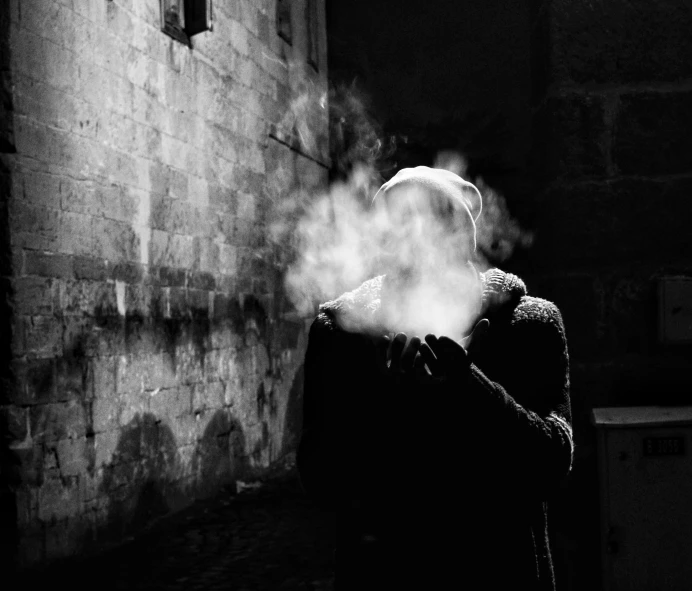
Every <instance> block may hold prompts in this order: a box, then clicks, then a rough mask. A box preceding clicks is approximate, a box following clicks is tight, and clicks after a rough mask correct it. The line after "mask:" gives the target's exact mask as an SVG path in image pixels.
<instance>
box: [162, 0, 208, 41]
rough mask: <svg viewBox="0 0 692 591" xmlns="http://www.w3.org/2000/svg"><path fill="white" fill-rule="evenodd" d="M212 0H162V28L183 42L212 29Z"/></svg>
mask: <svg viewBox="0 0 692 591" xmlns="http://www.w3.org/2000/svg"><path fill="white" fill-rule="evenodd" d="M211 29H212V27H211V0H161V30H162V31H163V32H164V33H166V34H167V35H170V36H171V37H173V39H177V40H178V41H180V42H181V43H185V44H186V45H190V37H192V36H193V35H197V34H198V33H202V32H204V31H211Z"/></svg>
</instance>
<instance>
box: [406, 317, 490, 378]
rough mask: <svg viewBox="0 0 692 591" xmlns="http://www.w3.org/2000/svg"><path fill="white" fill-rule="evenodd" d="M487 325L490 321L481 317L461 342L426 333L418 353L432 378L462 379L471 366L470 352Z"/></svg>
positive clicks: (485, 330) (474, 347)
mask: <svg viewBox="0 0 692 591" xmlns="http://www.w3.org/2000/svg"><path fill="white" fill-rule="evenodd" d="M489 326H490V321H489V320H487V319H486V318H483V319H482V320H480V321H479V322H478V323H477V324H476V326H475V327H474V329H473V331H472V332H471V334H470V335H469V336H467V337H466V338H464V339H463V340H462V342H461V343H457V342H456V341H454V340H453V339H451V338H449V337H446V336H441V337H439V338H438V337H437V336H435V335H433V334H429V335H426V337H425V343H424V344H422V345H421V346H420V347H419V353H420V356H421V359H422V361H423V363H424V364H425V366H426V367H427V368H428V371H429V373H430V375H431V376H432V378H433V379H435V380H438V381H442V382H446V381H454V382H459V381H462V380H464V379H465V378H466V377H467V375H468V372H469V368H470V366H471V354H472V352H473V351H474V350H475V349H476V348H477V346H478V343H479V342H480V341H481V340H482V337H483V336H484V335H485V333H486V332H487V330H488V328H489Z"/></svg>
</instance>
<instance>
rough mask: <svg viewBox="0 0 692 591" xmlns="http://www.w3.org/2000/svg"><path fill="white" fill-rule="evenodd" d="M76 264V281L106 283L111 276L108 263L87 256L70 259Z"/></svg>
mask: <svg viewBox="0 0 692 591" xmlns="http://www.w3.org/2000/svg"><path fill="white" fill-rule="evenodd" d="M70 259H71V260H72V261H73V264H74V274H75V278H76V279H90V280H93V281H105V280H106V279H108V278H109V276H110V271H109V266H108V261H105V260H103V259H96V258H92V257H86V256H75V257H70Z"/></svg>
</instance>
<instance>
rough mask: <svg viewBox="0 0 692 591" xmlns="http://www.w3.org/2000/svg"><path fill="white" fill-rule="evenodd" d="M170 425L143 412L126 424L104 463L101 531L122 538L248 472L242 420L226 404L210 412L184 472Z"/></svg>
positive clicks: (105, 535) (101, 489) (102, 534)
mask: <svg viewBox="0 0 692 591" xmlns="http://www.w3.org/2000/svg"><path fill="white" fill-rule="evenodd" d="M182 461H183V460H182V458H181V457H180V455H179V453H178V446H177V444H176V440H175V437H174V435H173V433H172V431H171V429H170V428H169V427H168V426H167V425H165V424H164V423H163V422H162V421H161V420H160V419H158V418H157V417H156V416H155V415H153V414H151V413H144V414H141V415H137V416H135V418H134V419H133V420H132V421H131V422H130V423H129V424H128V425H127V426H126V427H124V428H123V429H122V432H121V435H120V439H119V442H118V445H117V448H116V450H115V452H114V453H113V456H112V458H111V461H110V462H109V463H108V464H107V465H105V466H104V468H103V479H102V481H101V486H100V489H99V490H100V492H101V493H102V494H103V495H104V496H105V497H106V498H107V499H108V509H107V518H106V521H105V524H104V525H103V526H102V527H101V528H99V529H100V536H99V537H101V536H103V537H105V538H107V539H114V540H118V539H122V538H123V536H126V535H129V534H131V533H133V532H135V531H137V530H139V529H141V528H142V527H144V526H146V525H147V524H149V523H151V521H152V520H154V519H155V518H157V517H160V516H162V515H165V514H166V513H168V512H170V511H174V510H176V509H180V508H182V507H183V506H185V505H186V504H187V502H188V501H187V499H189V498H190V497H191V493H197V494H198V495H206V494H210V493H213V492H215V491H217V490H218V488H219V486H220V485H223V484H229V483H231V482H233V481H234V480H235V479H237V478H239V477H242V476H244V475H245V474H247V472H248V470H249V467H248V462H247V453H246V449H245V437H244V434H243V430H242V427H241V425H240V422H239V421H238V420H237V419H236V418H235V417H233V415H232V414H231V412H230V411H228V410H226V409H222V410H218V411H216V413H214V415H213V416H212V418H211V420H210V421H209V424H208V425H207V428H206V429H205V431H204V434H203V435H202V437H201V439H200V440H199V441H198V442H197V445H196V446H195V449H194V452H193V455H192V471H191V472H192V474H191V476H189V477H188V478H187V479H181V478H180V475H181V474H183V473H185V470H183V469H182V468H183V467H182V466H181V462H182Z"/></svg>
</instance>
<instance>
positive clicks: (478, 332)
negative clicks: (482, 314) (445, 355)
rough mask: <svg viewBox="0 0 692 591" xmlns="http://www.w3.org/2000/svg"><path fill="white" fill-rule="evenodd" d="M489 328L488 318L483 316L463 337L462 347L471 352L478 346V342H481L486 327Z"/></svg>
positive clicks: (486, 329)
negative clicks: (466, 335)
mask: <svg viewBox="0 0 692 591" xmlns="http://www.w3.org/2000/svg"><path fill="white" fill-rule="evenodd" d="M489 328H490V320H488V319H487V318H483V319H481V320H479V321H478V324H476V326H475V327H474V328H473V332H472V333H471V334H470V335H469V336H468V337H466V339H464V348H465V349H466V351H468V352H469V353H471V352H472V351H474V350H475V349H477V348H478V346H479V345H480V343H482V342H483V338H484V337H485V335H486V333H487V332H488V329H489Z"/></svg>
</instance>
